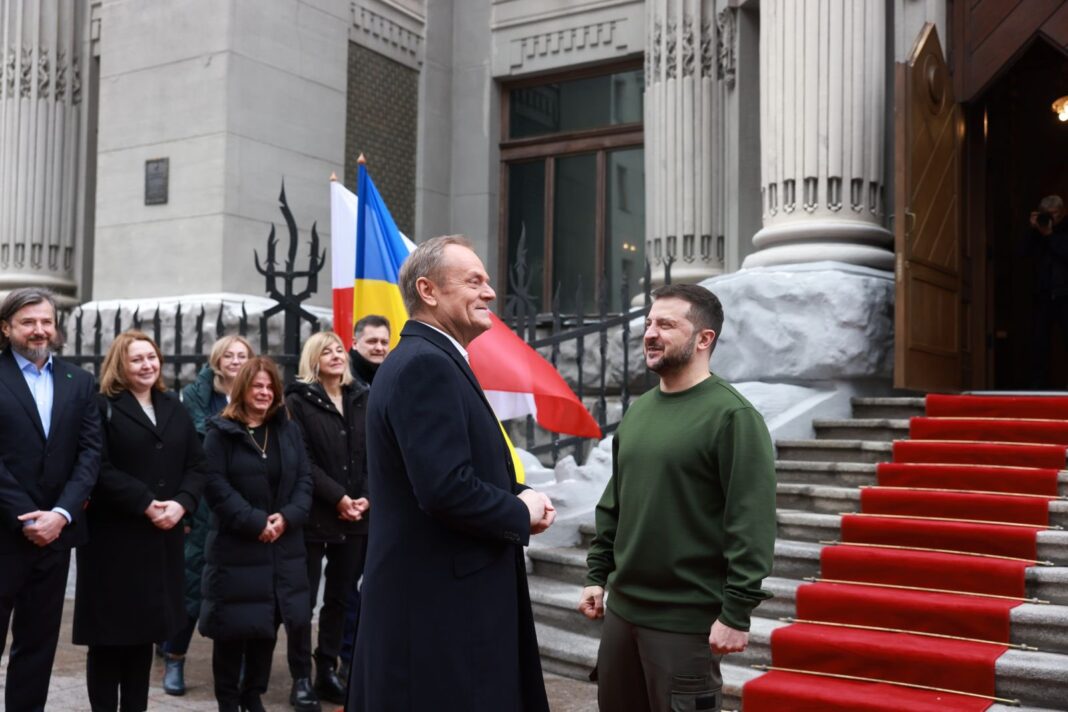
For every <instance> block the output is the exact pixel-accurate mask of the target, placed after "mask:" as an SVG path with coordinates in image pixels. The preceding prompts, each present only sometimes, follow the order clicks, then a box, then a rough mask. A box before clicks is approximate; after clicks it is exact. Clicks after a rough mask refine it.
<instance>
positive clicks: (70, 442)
mask: <svg viewBox="0 0 1068 712" xmlns="http://www.w3.org/2000/svg"><path fill="white" fill-rule="evenodd" d="M52 371H53V381H52V382H53V385H54V396H53V399H52V425H51V428H50V429H49V431H48V438H47V439H46V438H45V434H44V426H42V425H41V416H40V415H39V414H38V412H37V404H36V403H35V402H34V400H33V394H32V393H30V389H29V387H28V386H27V385H26V379H25V378H24V377H23V375H22V373H21V372H20V371H19V367H18V363H17V362H16V361H15V357H14V356H13V355H12V354H11V349H10V348H8V349H5V350H4V351H2V352H0V555H7V554H16V553H17V554H18V555H20V556H22V555H26V556H35V555H36V549H37V547H36V546H34V545H33V544H31V543H30V542H29V540H27V539H26V536H25V535H24V534H23V533H22V523H21V522H19V520H18V516H19V515H20V514H26V513H27V512H35V511H37V510H39V509H40V510H49V509H52V507H62V508H63V509H65V510H67V512H68V513H69V514H70V515H71V517H72V518H73V520H74V521H73V522H72V523H71V524H69V525H67V526H66V527H64V528H63V532H62V533H61V534H60V535H59V538H58V539H56V540H55V541H54V542H52V544H51V547H52V548H53V549H69V548H70V547H72V546H78V545H79V544H82V543H83V542H85V540H86V538H87V534H88V527H86V526H85V522H84V519H85V517H84V513H83V511H82V506H83V505H84V504H85V501H86V500H87V499H89V493H90V492H91V491H92V489H93V485H94V484H95V483H96V477H97V471H98V470H99V469H100V416H99V412H98V411H97V408H96V402H95V398H96V395H95V392H96V389H95V387H94V385H93V377H92V376H91V375H89V372H88V371H86V370H84V369H82V368H79V367H77V366H74V365H73V364H69V363H67V362H66V361H64V360H62V359H60V358H55V357H54V358H53V359H52Z"/></svg>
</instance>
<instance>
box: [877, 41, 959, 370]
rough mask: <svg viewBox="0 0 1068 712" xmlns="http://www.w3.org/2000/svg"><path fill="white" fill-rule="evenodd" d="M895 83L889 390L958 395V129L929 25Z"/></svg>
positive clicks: (900, 67)
mask: <svg viewBox="0 0 1068 712" xmlns="http://www.w3.org/2000/svg"><path fill="white" fill-rule="evenodd" d="M895 79H896V82H895V95H894V102H895V103H894V124H895V125H894V131H895V140H894V172H895V176H894V191H895V193H894V213H895V217H894V244H895V252H896V253H897V254H896V256H895V257H896V266H895V273H896V282H897V295H896V305H895V319H894V322H895V323H894V329H895V337H894V339H895V343H894V385H895V386H896V387H898V388H911V389H916V390H924V391H927V390H936V391H946V390H958V389H959V388H960V383H961V299H960V294H961V276H960V262H961V249H960V239H961V236H960V229H961V220H960V185H961V182H960V152H961V151H960V146H961V138H962V135H963V124H962V123H961V116H960V108H959V107H958V106H957V104H956V102H955V101H954V99H953V89H952V84H951V83H950V77H949V72H948V70H947V68H946V62H945V58H944V56H943V54H942V46H941V44H940V43H939V41H938V33H937V32H936V31H935V27H934V25H932V24H930V23H928V24H927V25H925V26H924V28H923V30H922V31H921V32H920V36H919V38H918V39H917V40H916V45H915V47H914V48H913V50H912V54H911V55H910V57H909V60H908V62H906V63H904V64H901V63H899V64H898V65H897V67H896V77H895Z"/></svg>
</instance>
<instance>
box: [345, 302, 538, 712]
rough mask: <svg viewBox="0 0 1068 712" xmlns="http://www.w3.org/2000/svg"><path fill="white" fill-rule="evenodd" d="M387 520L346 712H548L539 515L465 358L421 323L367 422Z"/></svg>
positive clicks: (389, 362)
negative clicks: (540, 627)
mask: <svg viewBox="0 0 1068 712" xmlns="http://www.w3.org/2000/svg"><path fill="white" fill-rule="evenodd" d="M367 447H368V455H369V460H370V461H369V468H368V469H369V472H370V476H369V478H370V493H371V498H370V499H371V502H372V503H373V505H372V506H373V508H374V517H373V518H372V520H371V528H370V534H369V544H368V554H367V568H366V569H365V572H364V583H363V588H362V604H361V605H362V607H361V610H360V627H359V633H358V636H357V642H356V654H355V657H354V659H353V662H352V673H351V679H350V685H349V689H350V690H351V694H350V695H349V700H348V705H347V710H349V712H356V711H361V712H387V711H390V710H416V711H418V710H438V711H448V710H456V711H457V712H470V711H471V710H493V711H494V712H497V711H498V710H499V711H501V712H504V711H508V712H515V711H517V710H524V712H540V711H541V710H548V703H547V701H546V697H545V687H544V683H543V680H542V673H541V663H540V659H539V657H538V642H537V638H536V636H535V633H534V620H533V616H532V614H531V609H530V596H529V592H528V590H527V577H526V569H525V567H524V562H523V545H524V544H525V543H526V542H527V541H528V539H529V536H530V516H529V513H528V512H527V508H526V506H524V504H523V503H522V502H521V501H520V500H519V499H517V498H516V496H515V495H516V493H518V492H519V491H520V490H521V489H523V488H522V487H521V486H519V485H517V484H516V480H515V472H514V470H513V466H512V461H511V458H510V457H509V453H508V449H507V446H506V445H505V442H504V438H503V436H502V434H501V430H500V425H499V424H498V422H497V419H496V417H495V416H494V414H493V411H492V410H491V409H490V406H489V404H488V403H487V402H486V399H485V396H484V395H483V394H482V389H481V388H480V387H479V385H478V382H477V381H476V380H475V376H474V374H473V373H472V372H471V369H470V368H469V367H468V365H467V363H466V362H465V361H464V360H463V358H462V357H461V355H460V353H459V352H458V351H457V350H456V348H455V347H454V346H453V345H452V344H451V343H450V342H449V340H448V339H447V338H446V337H445V336H443V335H442V334H440V333H438V332H436V331H434V330H433V329H431V328H430V327H428V326H426V325H425V324H421V323H419V322H415V321H409V322H408V323H407V325H406V326H405V327H404V330H403V332H402V336H401V341H400V344H399V345H398V346H397V348H396V349H395V350H394V351H393V353H391V354H390V356H389V358H387V359H386V360H385V363H383V364H382V367H381V368H380V369H379V370H378V373H377V374H376V375H375V383H374V386H373V387H372V388H371V395H370V399H369V403H368V411H367Z"/></svg>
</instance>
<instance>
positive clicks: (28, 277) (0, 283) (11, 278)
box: [0, 272, 78, 306]
mask: <svg viewBox="0 0 1068 712" xmlns="http://www.w3.org/2000/svg"><path fill="white" fill-rule="evenodd" d="M20 287H47V288H48V289H51V290H52V291H53V292H55V293H56V299H57V301H59V303H60V304H61V305H62V306H73V305H75V304H77V303H78V300H77V298H76V296H75V295H76V294H77V293H78V285H77V284H75V283H74V281H73V280H70V279H64V278H62V277H56V276H55V275H49V274H41V273H39V272H28V273H27V272H7V273H4V274H0V299H2V298H4V297H5V296H7V294H8V292H11V291H12V290H15V289H19V288H20Z"/></svg>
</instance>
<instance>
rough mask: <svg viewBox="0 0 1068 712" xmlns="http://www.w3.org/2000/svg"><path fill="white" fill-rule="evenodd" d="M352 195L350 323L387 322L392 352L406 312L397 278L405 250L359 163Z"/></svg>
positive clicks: (388, 215)
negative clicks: (364, 320) (353, 237)
mask: <svg viewBox="0 0 1068 712" xmlns="http://www.w3.org/2000/svg"><path fill="white" fill-rule="evenodd" d="M359 171H360V172H359V181H358V182H357V185H356V195H357V197H358V198H359V204H358V207H357V209H356V280H355V283H354V284H353V290H352V320H353V323H355V322H357V321H359V320H360V319H362V318H363V317H365V316H367V315H369V314H378V315H380V316H384V317H386V318H387V319H389V325H390V330H389V333H390V343H389V347H390V348H391V349H392V348H393V347H394V346H396V345H397V342H398V341H400V333H401V329H402V328H403V327H404V322H406V321H408V312H407V311H406V310H405V309H404V300H403V299H401V293H400V285H399V279H398V275H399V274H400V268H401V264H403V263H404V260H405V258H407V257H408V254H409V252H411V250H410V249H409V247H408V245H406V244H405V242H404V238H402V237H401V234H400V230H398V229H397V224H396V223H395V222H393V216H392V215H390V214H389V208H387V207H386V203H385V201H383V200H382V196H381V195H379V194H378V189H377V188H375V184H374V182H373V181H372V180H371V176H370V175H368V173H367V167H366V166H365V165H363V164H362V163H361V164H360V169H359Z"/></svg>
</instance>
